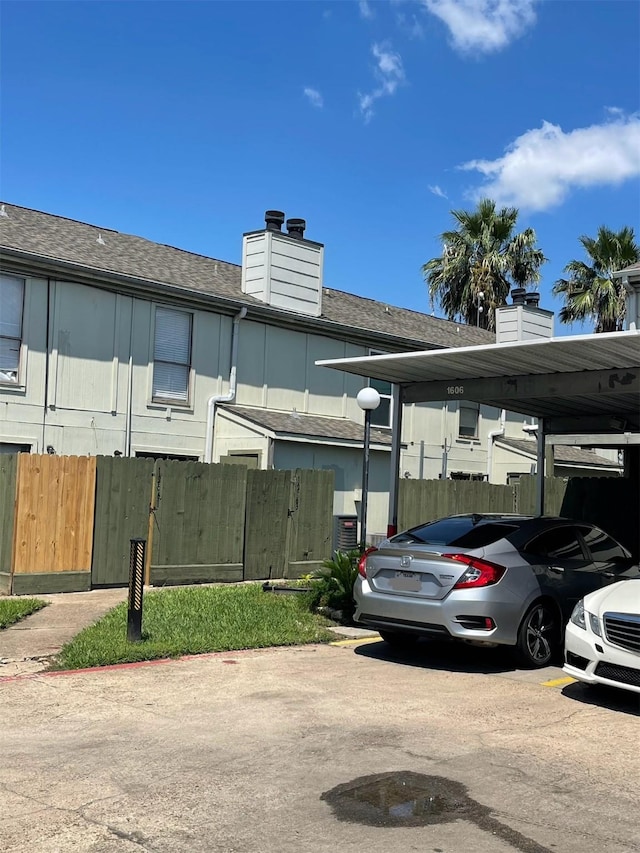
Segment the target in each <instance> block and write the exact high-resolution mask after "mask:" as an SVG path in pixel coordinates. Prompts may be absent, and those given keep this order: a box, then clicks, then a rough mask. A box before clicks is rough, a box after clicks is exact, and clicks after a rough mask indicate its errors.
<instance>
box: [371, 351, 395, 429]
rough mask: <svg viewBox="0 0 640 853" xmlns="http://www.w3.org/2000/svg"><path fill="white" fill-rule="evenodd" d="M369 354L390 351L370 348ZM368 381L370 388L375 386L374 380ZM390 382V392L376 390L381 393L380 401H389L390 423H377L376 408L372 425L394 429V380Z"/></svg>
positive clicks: (384, 353) (377, 427) (380, 353)
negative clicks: (375, 420) (384, 392)
mask: <svg viewBox="0 0 640 853" xmlns="http://www.w3.org/2000/svg"><path fill="white" fill-rule="evenodd" d="M369 355H388V353H386V352H383V351H382V350H379V349H370V350H369ZM378 381H379V382H383V381H385V380H382V379H380V380H378ZM368 382H369V387H370V388H372V387H375V386H373V385H372V384H371V382H372V380H371V379H369V380H368ZM388 384H389V385H390V390H389V393H388V394H382V393H380V391H378V389H377V388H376V391H378V394H380V401H381V402H382V400H388V401H389V423H388V424H377V423H375V422H374V419H375V414H376V412H375V409H374V411H373V412H372V413H371V426H372V427H375V428H376V429H392V427H393V382H389V383H388Z"/></svg>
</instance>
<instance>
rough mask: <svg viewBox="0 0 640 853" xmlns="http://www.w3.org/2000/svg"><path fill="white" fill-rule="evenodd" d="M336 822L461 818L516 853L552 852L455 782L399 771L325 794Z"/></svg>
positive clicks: (374, 823)
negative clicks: (510, 847)
mask: <svg viewBox="0 0 640 853" xmlns="http://www.w3.org/2000/svg"><path fill="white" fill-rule="evenodd" d="M321 799H322V800H324V801H325V802H327V803H329V805H330V806H331V808H332V809H333V812H334V814H335V816H336V817H337V818H338V820H343V821H349V822H351V823H362V824H366V825H367V826H384V827H394V826H405V827H410V826H427V825H433V824H439V823H451V822H452V821H455V820H466V821H469V823H473V824H475V825H476V826H477V827H478V828H479V829H481V830H483V831H485V832H489V833H491V834H492V835H494V836H497V837H499V838H500V839H502V840H503V841H505V842H507V843H508V844H510V845H511V846H512V847H513V849H514V850H518V851H520V853H552V850H553V845H552V847H551V849H550V848H548V847H543V846H541V845H540V844H538V843H537V842H536V841H533V839H531V838H527V837H526V836H524V835H522V834H521V833H519V832H516V830H514V829H511V828H510V827H508V826H506V825H505V824H503V823H500V821H498V820H496V819H495V818H494V817H492V816H491V810H490V809H489V808H488V807H487V806H483V805H482V804H481V803H479V802H477V801H476V800H473V799H471V797H470V796H469V795H468V793H467V789H466V787H465V786H464V785H462V784H461V783H460V782H455V781H453V780H452V779H447V778H445V777H444V776H425V775H423V774H422V773H413V772H411V771H408V770H407V771H400V772H396V773H379V774H377V775H375V776H361V777H360V778H359V779H354V780H353V781H352V782H347V783H346V784H344V785H338V786H337V787H336V788H332V790H330V791H325V793H324V794H322V797H321Z"/></svg>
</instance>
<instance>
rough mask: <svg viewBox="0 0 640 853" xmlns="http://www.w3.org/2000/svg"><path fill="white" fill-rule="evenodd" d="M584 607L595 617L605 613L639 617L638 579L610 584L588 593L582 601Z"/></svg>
mask: <svg viewBox="0 0 640 853" xmlns="http://www.w3.org/2000/svg"><path fill="white" fill-rule="evenodd" d="M584 607H585V610H588V611H589V613H593V614H595V615H596V616H601V615H602V614H603V613H605V612H613V613H633V614H634V615H636V616H640V578H637V579H636V578H634V579H631V580H626V581H619V582H618V583H612V584H611V585H610V586H605V587H604V589H598V590H596V591H595V592H592V593H590V594H589V595H587V596H586V597H585V599H584Z"/></svg>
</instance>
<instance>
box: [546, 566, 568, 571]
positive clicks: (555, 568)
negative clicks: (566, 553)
mask: <svg viewBox="0 0 640 853" xmlns="http://www.w3.org/2000/svg"><path fill="white" fill-rule="evenodd" d="M549 571H550V572H564V569H563V567H562V566H549Z"/></svg>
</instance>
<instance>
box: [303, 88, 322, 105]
mask: <svg viewBox="0 0 640 853" xmlns="http://www.w3.org/2000/svg"><path fill="white" fill-rule="evenodd" d="M304 94H305V96H306V98H308V100H309V103H310V104H311V106H312V107H316V108H317V109H319V110H321V109H322V107H323V106H324V98H323V97H322V95H321V94H320V92H318V90H317V89H311V88H310V87H309V86H307V87H306V89H305V90H304Z"/></svg>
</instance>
